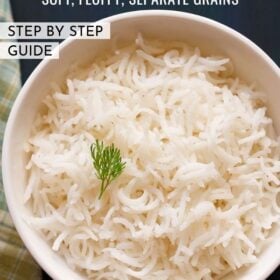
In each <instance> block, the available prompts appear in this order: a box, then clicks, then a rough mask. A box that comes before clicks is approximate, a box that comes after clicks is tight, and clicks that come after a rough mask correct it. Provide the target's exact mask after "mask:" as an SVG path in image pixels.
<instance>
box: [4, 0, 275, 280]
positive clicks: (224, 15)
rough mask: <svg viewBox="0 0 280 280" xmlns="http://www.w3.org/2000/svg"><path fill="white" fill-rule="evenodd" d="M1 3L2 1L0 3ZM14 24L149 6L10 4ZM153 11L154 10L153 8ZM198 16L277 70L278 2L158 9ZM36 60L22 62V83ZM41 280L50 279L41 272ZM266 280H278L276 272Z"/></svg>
mask: <svg viewBox="0 0 280 280" xmlns="http://www.w3.org/2000/svg"><path fill="white" fill-rule="evenodd" d="M0 1H1V0H0ZM11 3H12V9H13V15H14V19H15V21H23V22H24V21H77V22H79V21H90V22H91V21H96V20H98V19H100V18H103V17H106V16H110V15H114V14H118V13H123V12H126V11H133V10H141V9H150V8H151V7H149V6H138V7H137V6H133V7H125V8H119V7H115V6H111V7H104V6H103V7H102V6H99V7H96V6H93V7H75V8H71V7H65V6H56V7H43V6H42V5H41V1H39V0H24V1H23V0H11ZM153 8H154V7H153ZM157 8H160V9H167V8H169V9H173V10H178V11H185V12H191V13H195V14H199V15H202V16H205V17H208V18H211V19H214V20H217V21H219V22H221V23H224V24H226V25H228V26H230V27H232V28H234V29H235V30H237V31H239V32H240V33H242V34H243V35H245V36H247V37H248V38H249V39H251V40H252V41H253V42H255V43H256V44H257V45H259V46H260V47H261V48H262V49H263V50H264V51H265V52H266V53H267V54H268V55H269V56H270V57H271V58H272V59H273V60H274V61H275V62H276V63H277V64H278V65H279V66H280V1H279V0H239V5H237V6H194V5H189V6H185V7H184V6H176V7H166V6H161V7H157ZM38 63H39V61H38V60H22V61H21V70H22V81H23V82H24V81H25V80H26V79H27V78H28V76H29V75H30V73H31V72H32V71H33V69H34V68H35V67H36V65H37V64H38ZM43 279H50V278H49V277H48V276H47V275H46V274H45V273H44V272H43ZM252 280H254V279H252ZM269 280H280V269H278V270H277V271H276V272H275V273H274V274H273V275H272V276H271V277H270V278H269Z"/></svg>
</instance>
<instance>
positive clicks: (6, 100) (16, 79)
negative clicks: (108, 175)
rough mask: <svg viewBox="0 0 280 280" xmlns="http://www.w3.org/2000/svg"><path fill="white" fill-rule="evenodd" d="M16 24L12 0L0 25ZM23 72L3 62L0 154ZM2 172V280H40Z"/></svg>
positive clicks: (2, 3) (0, 1)
mask: <svg viewBox="0 0 280 280" xmlns="http://www.w3.org/2000/svg"><path fill="white" fill-rule="evenodd" d="M3 21H12V16H11V9H10V3H9V0H0V22H3ZM20 86H21V85H20V68H19V63H18V61H16V60H0V141H1V146H0V154H1V155H2V142H3V135H4V129H5V125H6V122H7V118H8V115H9V112H10V109H11V107H12V104H13V101H14V100H15V98H16V96H17V93H18V91H19V89H20ZM0 164H1V166H0V167H1V168H0V172H1V181H0V280H33V279H34V280H35V279H36V280H37V279H41V270H40V268H39V266H38V265H37V264H36V263H35V262H34V260H33V259H32V257H31V256H30V254H29V253H28V251H27V250H26V249H25V247H24V245H23V243H22V241H21V239H20V238H19V236H18V234H17V232H16V230H15V228H14V226H13V222H12V220H11V218H10V215H9V213H8V209H7V205H6V202H5V196H4V191H3V183H2V162H1V163H0Z"/></svg>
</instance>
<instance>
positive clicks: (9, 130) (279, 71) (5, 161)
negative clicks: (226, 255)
mask: <svg viewBox="0 0 280 280" xmlns="http://www.w3.org/2000/svg"><path fill="white" fill-rule="evenodd" d="M151 16H154V17H173V18H181V19H186V20H190V21H196V22H200V23H203V24H205V25H210V26H211V27H213V28H215V29H217V30H219V31H223V32H225V33H227V34H228V35H229V36H231V37H232V38H234V39H235V40H237V41H238V42H240V43H243V44H246V45H247V46H248V47H249V48H250V49H251V51H253V52H255V53H256V54H257V55H258V56H260V57H261V59H262V60H264V61H265V62H266V63H267V64H268V65H269V66H270V68H271V70H272V71H273V72H274V73H276V75H277V76H278V77H279V79H280V68H279V67H278V66H277V64H276V63H275V62H274V61H273V60H272V59H271V58H270V57H269V56H268V55H267V54H266V53H265V52H264V51H263V50H262V49H261V48H260V47H259V46H257V45H256V44H255V43H254V42H252V41H251V40H250V39H248V38H247V37H245V36H244V35H242V34H241V33H239V32H238V31H236V30H234V29H233V28H231V27H228V26H226V25H225V24H223V23H220V22H218V21H215V20H212V19H210V18H206V17H204V16H200V15H197V14H192V13H189V12H181V11H174V10H138V11H132V12H124V13H120V14H116V15H113V16H109V17H106V18H103V19H100V20H98V21H96V22H95V23H103V22H109V23H114V22H115V21H119V20H127V19H130V18H135V17H137V18H141V17H142V18H143V17H151ZM74 40H76V39H75V38H67V39H65V40H64V41H63V42H62V43H61V44H60V45H59V48H60V52H61V51H63V49H64V48H65V47H66V46H67V45H70V43H71V42H72V41H74ZM49 63H50V60H49V59H43V60H42V61H41V62H40V63H39V64H38V65H37V66H36V68H35V69H34V70H33V72H32V73H31V75H30V76H29V77H28V79H27V80H26V82H25V84H24V85H23V87H22V88H21V90H20V91H19V93H18V95H17V97H16V100H15V102H14V104H13V106H12V109H11V111H10V114H9V117H8V120H7V123H6V128H5V132H4V137H3V145H2V179H3V187H4V193H5V196H6V201H7V206H8V209H9V213H10V215H11V217H12V220H13V223H14V226H15V228H16V230H17V232H18V234H19V236H20V238H21V239H22V240H23V243H24V245H25V246H26V248H27V249H28V251H29V252H30V254H31V255H32V256H33V258H34V259H35V260H36V262H37V263H38V264H39V265H40V267H41V268H42V269H43V270H44V271H46V273H48V275H49V276H51V277H52V278H53V279H60V280H63V279H62V278H61V276H60V273H59V270H57V269H54V267H53V266H52V265H49V264H48V263H47V262H46V261H44V257H43V255H42V254H41V253H38V250H36V248H35V246H34V245H33V244H32V240H30V239H29V238H28V236H27V235H26V234H25V233H24V230H23V223H24V221H23V220H22V218H21V216H20V213H19V211H17V210H16V207H15V204H14V203H15V202H14V200H13V192H12V188H9V186H10V185H11V182H10V178H9V176H8V173H9V172H8V170H9V166H11V164H12V163H11V162H10V160H9V156H8V153H7V151H8V150H9V149H8V148H9V143H10V139H11V138H12V134H13V127H14V123H15V118H16V115H17V112H18V110H19V109H20V107H21V104H22V102H23V100H24V98H25V95H26V94H27V93H28V91H29V88H30V87H31V85H32V83H33V81H34V80H35V79H36V76H37V75H39V74H40V72H41V71H42V70H43V68H45V67H46V66H47V65H48V64H49ZM279 264H280V254H279V256H278V257H275V259H274V261H271V262H270V265H269V266H268V267H266V269H264V270H263V271H262V274H261V275H260V276H259V277H258V279H255V280H263V279H265V278H266V277H268V276H269V275H270V274H271V273H272V272H273V271H274V270H275V269H276V268H277V266H278V265H279ZM69 270H71V268H70V267H69Z"/></svg>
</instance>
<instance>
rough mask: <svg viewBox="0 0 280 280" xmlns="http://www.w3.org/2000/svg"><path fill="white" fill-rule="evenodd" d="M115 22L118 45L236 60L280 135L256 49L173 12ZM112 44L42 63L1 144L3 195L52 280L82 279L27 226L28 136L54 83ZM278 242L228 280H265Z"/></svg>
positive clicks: (278, 81) (278, 100) (67, 47)
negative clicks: (164, 47) (150, 41)
mask: <svg viewBox="0 0 280 280" xmlns="http://www.w3.org/2000/svg"><path fill="white" fill-rule="evenodd" d="M105 20H106V21H107V22H111V24H112V26H111V29H112V35H113V37H116V36H117V37H118V41H119V42H123V43H125V42H128V41H132V40H133V39H135V36H136V34H137V33H138V32H142V33H143V34H144V35H145V36H149V37H153V38H158V39H171V40H183V41H186V42H188V43H189V44H191V45H193V46H198V47H200V48H201V49H202V51H203V52H204V53H206V54H207V53H209V54H220V55H221V54H222V55H225V56H228V57H230V58H231V59H232V61H233V63H234V66H235V70H236V73H238V76H240V77H241V78H243V79H245V80H246V81H247V82H248V83H250V82H253V81H254V82H256V83H257V85H258V86H259V87H260V88H263V89H264V90H265V92H266V93H267V95H268V107H269V114H270V116H271V117H272V119H273V121H274V125H275V128H276V130H277V131H278V134H279V133H280V114H279V110H278V109H279V108H280V90H279V89H280V70H279V68H278V67H277V65H276V64H275V63H274V62H273V61H272V60H271V59H270V58H269V57H268V56H267V55H266V54H265V53H264V52H263V51H262V50H261V49H260V48H258V47H257V46H256V45H255V44H254V43H252V42H251V41H250V40H248V39H246V38H245V37H244V36H242V35H240V34H239V33H237V32H236V31H234V30H232V29H230V28H228V27H226V26H224V25H222V24H219V23H217V22H214V21H212V20H209V19H206V18H203V17H200V16H196V15H192V14H188V13H181V12H175V11H139V12H131V13H125V14H121V15H117V16H113V17H110V18H107V19H105ZM112 44H113V41H112V40H102V41H99V40H66V41H65V42H64V43H63V44H62V46H61V51H60V59H59V60H52V61H50V60H44V61H43V62H41V63H40V65H39V66H38V67H37V68H36V69H35V70H34V72H33V74H32V75H31V76H30V78H29V79H28V81H27V82H26V83H25V85H24V87H23V88H22V90H21V92H20V93H19V95H18V97H17V99H16V102H15V104H14V106H13V109H12V112H11V114H10V117H9V120H8V124H7V128H6V132H5V137H4V144H3V157H2V163H3V180H4V186H5V194H6V199H7V203H8V207H9V210H10V213H11V215H12V218H13V221H14V224H15V226H16V228H17V231H18V233H19V235H20V236H21V238H22V239H23V241H24V243H25V245H26V247H27V248H28V250H29V251H30V252H31V254H32V255H33V257H34V258H35V259H36V261H37V262H38V263H39V264H40V265H41V266H42V268H43V269H44V270H45V271H46V272H47V273H48V274H49V275H50V276H51V277H53V278H54V279H60V280H65V279H67V280H68V279H71V280H78V279H79V280H81V279H84V278H83V277H82V276H81V275H79V274H78V273H76V272H74V271H73V270H71V268H69V267H68V266H67V265H66V263H65V261H64V260H63V259H62V258H61V257H60V256H58V255H57V254H56V253H54V252H53V251H52V250H51V247H50V246H49V245H48V244H47V243H46V242H45V241H44V240H43V238H42V237H41V236H40V235H39V234H38V233H37V232H36V231H35V230H33V229H32V228H30V227H29V226H28V225H27V224H26V223H25V222H24V220H23V214H24V213H26V212H27V211H28V209H26V208H25V207H24V205H23V189H24V187H25V184H26V171H25V168H24V167H25V157H24V153H23V143H25V141H26V140H27V138H28V136H29V134H30V128H31V126H32V123H33V120H34V118H35V115H36V113H37V111H38V109H39V107H40V104H41V101H42V99H43V97H44V96H45V95H46V94H47V93H48V92H49V87H50V82H58V83H59V82H60V81H62V80H63V77H64V76H65V73H66V72H67V70H68V69H69V67H70V66H71V65H72V64H73V63H74V62H77V61H78V62H80V63H82V64H83V63H86V62H88V61H91V60H92V59H93V58H94V56H96V55H98V54H99V53H100V51H104V49H110V46H111V45H112ZM273 234H274V239H275V241H274V242H273V243H272V244H271V246H270V247H268V248H267V249H266V250H265V251H264V252H263V253H262V254H261V256H260V257H259V261H258V262H257V263H256V264H254V265H252V266H251V267H250V268H248V269H244V270H242V271H240V272H239V273H238V274H237V275H235V276H229V277H227V278H226V279H239V280H245V279H246V280H252V279H254V280H260V279H265V278H266V277H267V276H268V275H269V274H270V273H271V272H272V271H273V270H274V269H275V268H276V267H277V266H278V265H279V263H280V230H279V228H276V229H275V230H274V233H273Z"/></svg>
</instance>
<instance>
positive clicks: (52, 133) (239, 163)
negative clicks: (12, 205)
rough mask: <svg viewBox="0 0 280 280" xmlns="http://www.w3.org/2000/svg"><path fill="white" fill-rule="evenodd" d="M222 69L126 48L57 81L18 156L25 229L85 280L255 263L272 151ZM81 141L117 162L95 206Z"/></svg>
mask: <svg viewBox="0 0 280 280" xmlns="http://www.w3.org/2000/svg"><path fill="white" fill-rule="evenodd" d="M232 68H233V67H232V65H231V63H230V60H229V59H227V58H219V57H202V56H201V54H200V51H199V49H197V48H196V49H192V48H190V47H189V46H187V45H186V44H185V43H180V42H165V43H162V42H150V41H148V42H147V41H144V39H143V38H142V37H141V36H138V38H137V40H136V43H135V44H133V45H131V46H129V47H126V48H122V49H119V50H117V51H116V52H115V53H114V54H110V55H108V56H106V57H103V58H102V59H99V60H97V61H96V62H95V63H94V64H92V65H91V67H90V68H89V69H87V77H86V78H85V79H78V78H72V79H69V80H68V81H67V89H65V90H57V91H56V92H54V93H53V94H51V95H49V96H47V97H46V98H45V100H44V104H45V106H46V110H44V111H43V112H41V113H40V114H38V116H37V118H36V120H35V124H34V127H33V130H32V134H31V136H30V139H29V141H28V144H26V147H25V150H26V152H27V153H29V154H30V161H29V163H28V164H27V169H28V170H29V174H30V175H29V180H28V184H27V188H26V192H25V196H24V199H25V202H26V203H27V204H28V206H30V207H31V210H32V214H33V216H30V217H27V218H26V220H27V222H28V223H30V224H31V225H32V226H33V227H35V228H36V229H38V230H39V231H41V232H42V233H43V234H44V236H45V238H46V239H47V240H48V241H49V242H50V244H51V246H52V249H53V250H54V251H58V252H59V254H60V255H62V256H63V257H64V258H65V259H66V261H67V263H68V264H69V265H70V266H71V267H73V268H75V269H76V270H77V271H82V272H83V273H84V274H85V275H86V276H87V277H88V278H89V279H97V280H98V279H123V280H125V279H147V280H152V279H160V280H165V279H166V280H167V279H176V280H179V279H194V280H196V279H204V280H210V279H216V278H218V277H221V276H222V275H224V274H226V273H228V272H230V271H234V270H237V269H239V268H241V267H243V266H248V265H250V264H252V263H254V262H256V260H257V256H258V254H259V253H260V252H261V251H262V249H263V247H264V245H265V244H266V243H267V240H269V233H270V231H271V228H272V227H273V225H274V224H275V223H277V222H279V217H280V209H279V205H278V204H277V201H276V199H277V195H278V194H279V190H280V189H279V182H280V181H279V179H280V177H279V174H280V161H279V143H278V142H277V140H276V138H275V135H274V132H273V128H272V121H271V119H270V118H269V117H268V116H267V115H266V108H265V106H264V101H265V100H264V95H263V94H261V93H260V92H258V91H256V90H255V89H254V88H253V87H250V86H247V85H246V84H244V83H243V82H241V81H240V80H239V79H238V78H235V77H233V75H232ZM95 139H99V140H102V141H104V142H105V144H108V145H109V144H111V143H114V144H115V146H117V147H118V148H119V149H120V151H121V155H122V157H123V160H124V161H125V162H126V168H125V170H124V172H123V173H122V174H121V176H120V177H118V178H117V179H116V180H115V181H113V182H112V183H111V185H110V186H109V189H108V190H107V191H106V192H105V194H104V196H103V197H102V199H101V200H98V194H99V186H100V182H99V180H98V179H97V178H96V175H95V171H94V169H93V166H92V159H91V155H90V145H91V144H92V143H93V142H94V141H95Z"/></svg>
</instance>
